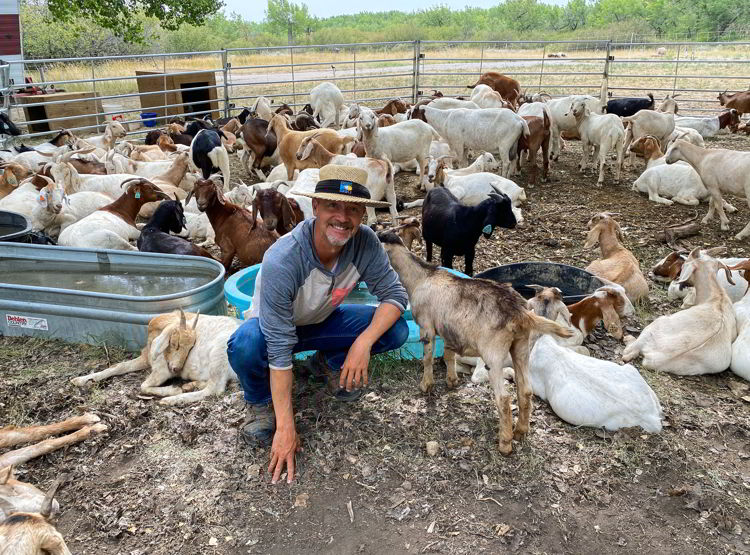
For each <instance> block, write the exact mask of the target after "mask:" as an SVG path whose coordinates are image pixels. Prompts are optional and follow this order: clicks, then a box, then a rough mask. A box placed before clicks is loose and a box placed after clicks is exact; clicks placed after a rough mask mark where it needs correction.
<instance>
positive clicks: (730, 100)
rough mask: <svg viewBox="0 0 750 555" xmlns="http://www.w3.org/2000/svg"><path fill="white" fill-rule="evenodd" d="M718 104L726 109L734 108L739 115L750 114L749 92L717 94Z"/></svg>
mask: <svg viewBox="0 0 750 555" xmlns="http://www.w3.org/2000/svg"><path fill="white" fill-rule="evenodd" d="M718 99H719V104H721V105H722V106H724V107H725V108H727V109H731V108H734V109H735V110H737V112H738V113H739V115H742V114H747V113H750V91H741V92H738V93H734V94H727V91H724V92H723V93H719V96H718Z"/></svg>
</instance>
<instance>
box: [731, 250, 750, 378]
mask: <svg viewBox="0 0 750 555" xmlns="http://www.w3.org/2000/svg"><path fill="white" fill-rule="evenodd" d="M729 269H730V270H741V271H742V274H743V277H744V278H745V279H744V280H743V281H746V280H747V278H750V275H749V274H750V260H745V261H743V262H740V263H739V264H736V265H734V266H731V267H730V268H729ZM749 288H750V287H747V286H746V287H745V295H744V296H743V297H742V299H740V300H739V301H737V302H735V303H734V305H733V309H734V317H735V320H736V322H737V338H736V339H735V340H734V343H732V363H731V365H730V366H729V369H730V370H731V371H732V372H734V373H735V374H737V375H738V376H740V377H742V378H744V379H746V380H748V381H750V296H749V295H748V294H747V290H748V289H749Z"/></svg>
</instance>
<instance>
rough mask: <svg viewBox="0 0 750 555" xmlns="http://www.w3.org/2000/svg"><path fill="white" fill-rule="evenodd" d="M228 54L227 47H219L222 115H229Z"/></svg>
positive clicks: (229, 65) (226, 116)
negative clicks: (222, 79)
mask: <svg viewBox="0 0 750 555" xmlns="http://www.w3.org/2000/svg"><path fill="white" fill-rule="evenodd" d="M230 67H231V64H230V63H229V56H228V55H227V49H226V48H222V49H221V71H222V73H223V75H224V117H225V118H228V117H229V68H230Z"/></svg>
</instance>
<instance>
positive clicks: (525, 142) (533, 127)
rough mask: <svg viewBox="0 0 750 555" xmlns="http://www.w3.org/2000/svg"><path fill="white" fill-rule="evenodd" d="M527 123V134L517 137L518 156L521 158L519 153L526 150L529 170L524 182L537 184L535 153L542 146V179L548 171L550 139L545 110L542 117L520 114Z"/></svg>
mask: <svg viewBox="0 0 750 555" xmlns="http://www.w3.org/2000/svg"><path fill="white" fill-rule="evenodd" d="M522 117H523V119H525V120H526V123H528V125H529V136H528V137H524V135H523V133H521V136H520V137H519V138H518V158H517V160H519V161H520V160H521V153H522V152H524V151H526V153H527V156H528V160H527V162H526V165H527V166H531V172H530V174H529V175H527V176H526V183H533V184H534V185H536V184H537V178H538V175H537V174H538V172H539V170H538V168H537V165H536V153H537V152H539V147H541V148H542V181H545V182H546V181H547V174H548V173H549V140H550V122H549V116H547V111H546V110H545V111H544V118H540V117H538V116H522Z"/></svg>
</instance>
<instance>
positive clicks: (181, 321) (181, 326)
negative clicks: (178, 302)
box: [180, 309, 187, 330]
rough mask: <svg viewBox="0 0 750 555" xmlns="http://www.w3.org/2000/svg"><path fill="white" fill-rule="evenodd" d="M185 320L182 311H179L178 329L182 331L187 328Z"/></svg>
mask: <svg viewBox="0 0 750 555" xmlns="http://www.w3.org/2000/svg"><path fill="white" fill-rule="evenodd" d="M185 324H186V320H185V312H183V310H182V309H180V329H182V330H184V329H185V328H186V327H187V326H186V325H185Z"/></svg>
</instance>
